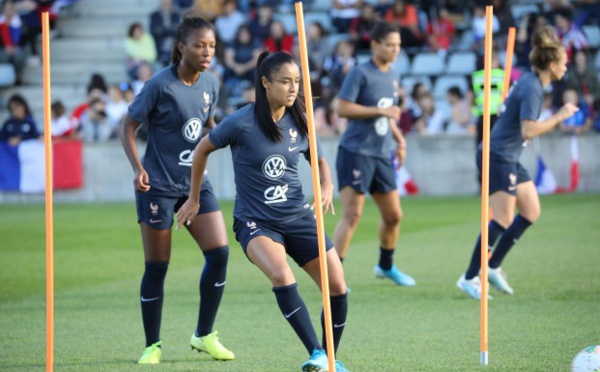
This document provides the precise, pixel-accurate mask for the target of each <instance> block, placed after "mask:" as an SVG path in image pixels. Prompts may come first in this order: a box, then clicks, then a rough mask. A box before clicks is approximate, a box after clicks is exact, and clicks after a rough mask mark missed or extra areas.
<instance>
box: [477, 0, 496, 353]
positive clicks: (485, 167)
mask: <svg viewBox="0 0 600 372" xmlns="http://www.w3.org/2000/svg"><path fill="white" fill-rule="evenodd" d="M493 12H494V10H493V7H492V6H486V7H485V59H484V72H483V140H482V141H481V144H482V151H481V153H482V161H481V354H480V361H481V364H482V365H487V364H488V222H489V212H490V207H489V190H490V182H489V181H490V94H491V85H492V84H491V83H492V16H493V14H494V13H493Z"/></svg>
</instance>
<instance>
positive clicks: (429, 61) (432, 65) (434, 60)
mask: <svg viewBox="0 0 600 372" xmlns="http://www.w3.org/2000/svg"><path fill="white" fill-rule="evenodd" d="M445 67H446V63H445V61H444V58H443V57H442V56H440V55H438V54H435V53H419V54H417V55H416V56H415V58H414V59H413V62H412V65H411V68H410V73H411V75H428V76H432V75H440V74H442V73H443V72H444V68H445Z"/></svg>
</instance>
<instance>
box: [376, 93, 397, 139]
mask: <svg viewBox="0 0 600 372" xmlns="http://www.w3.org/2000/svg"><path fill="white" fill-rule="evenodd" d="M393 104H394V99H393V98H388V97H382V98H380V99H379V102H377V107H379V108H388V107H391V106H392V105H393ZM389 128H390V119H388V118H387V117H385V116H384V117H381V118H379V119H377V121H375V133H377V134H378V135H380V136H382V137H383V136H385V135H386V134H387V132H388V130H389Z"/></svg>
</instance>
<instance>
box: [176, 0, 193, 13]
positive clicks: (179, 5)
mask: <svg viewBox="0 0 600 372" xmlns="http://www.w3.org/2000/svg"><path fill="white" fill-rule="evenodd" d="M173 5H175V8H176V9H177V11H178V12H179V13H180V14H183V13H185V11H186V10H188V9H190V8H191V7H193V6H194V0H173Z"/></svg>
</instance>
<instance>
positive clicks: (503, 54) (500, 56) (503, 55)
mask: <svg viewBox="0 0 600 372" xmlns="http://www.w3.org/2000/svg"><path fill="white" fill-rule="evenodd" d="M498 60H499V61H500V67H502V68H504V65H505V64H506V51H505V50H501V51H499V52H498ZM512 65H513V67H515V66H516V65H517V55H516V54H515V53H513V60H512Z"/></svg>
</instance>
